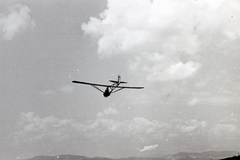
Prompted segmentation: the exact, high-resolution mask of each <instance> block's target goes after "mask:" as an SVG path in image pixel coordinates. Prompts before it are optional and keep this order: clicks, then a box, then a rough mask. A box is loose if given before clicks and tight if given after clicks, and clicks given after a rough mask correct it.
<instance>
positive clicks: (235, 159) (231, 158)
mask: <svg viewBox="0 0 240 160" xmlns="http://www.w3.org/2000/svg"><path fill="white" fill-rule="evenodd" d="M221 160H240V155H239V154H238V155H237V156H233V157H229V158H224V159H221Z"/></svg>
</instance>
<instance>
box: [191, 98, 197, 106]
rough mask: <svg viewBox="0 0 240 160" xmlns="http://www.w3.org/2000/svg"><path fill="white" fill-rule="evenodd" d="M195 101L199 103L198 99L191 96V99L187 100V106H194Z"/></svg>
mask: <svg viewBox="0 0 240 160" xmlns="http://www.w3.org/2000/svg"><path fill="white" fill-rule="evenodd" d="M197 103H199V100H198V99H197V98H193V99H192V100H191V101H189V102H188V105H189V106H194V105H196V104H197Z"/></svg>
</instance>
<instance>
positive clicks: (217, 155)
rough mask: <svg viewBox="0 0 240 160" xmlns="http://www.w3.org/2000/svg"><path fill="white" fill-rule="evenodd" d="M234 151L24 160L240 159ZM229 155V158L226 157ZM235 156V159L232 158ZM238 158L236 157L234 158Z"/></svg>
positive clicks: (43, 157)
mask: <svg viewBox="0 0 240 160" xmlns="http://www.w3.org/2000/svg"><path fill="white" fill-rule="evenodd" d="M237 154H238V152H235V151H221V152H219V151H208V152H201V153H188V152H179V153H177V154H171V155H165V156H163V157H159V158H153V157H129V158H118V159H111V158H105V157H94V158H89V157H85V156H77V155H57V156H36V157H33V158H30V159H25V160H240V157H239V156H236V155H237ZM228 157H231V158H232V159H231V158H228ZM234 158H235V159H234ZM236 158H238V159H236Z"/></svg>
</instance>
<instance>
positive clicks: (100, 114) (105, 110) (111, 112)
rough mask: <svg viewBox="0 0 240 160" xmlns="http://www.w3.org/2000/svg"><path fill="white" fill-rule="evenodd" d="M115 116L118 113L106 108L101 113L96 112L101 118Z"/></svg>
mask: <svg viewBox="0 0 240 160" xmlns="http://www.w3.org/2000/svg"><path fill="white" fill-rule="evenodd" d="M116 114H119V112H118V111H117V110H116V109H114V108H111V107H108V108H106V109H104V110H103V111H101V112H98V113H97V116H98V117H103V116H105V115H116Z"/></svg>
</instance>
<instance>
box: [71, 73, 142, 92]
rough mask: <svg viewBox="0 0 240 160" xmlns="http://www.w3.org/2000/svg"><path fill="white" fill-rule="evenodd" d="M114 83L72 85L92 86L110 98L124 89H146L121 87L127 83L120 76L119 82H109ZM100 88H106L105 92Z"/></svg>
mask: <svg viewBox="0 0 240 160" xmlns="http://www.w3.org/2000/svg"><path fill="white" fill-rule="evenodd" d="M109 81H110V82H112V83H113V84H112V85H105V84H96V83H89V82H81V81H72V83H78V84H85V85H90V86H92V87H94V88H95V89H97V90H99V91H100V92H102V93H103V96H104V97H108V96H110V95H111V94H112V93H115V92H118V91H120V90H122V89H143V88H144V87H127V86H120V84H122V83H127V82H124V81H121V77H120V75H118V80H117V81H116V80H109ZM99 87H106V89H105V91H103V90H102V89H100V88H99Z"/></svg>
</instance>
